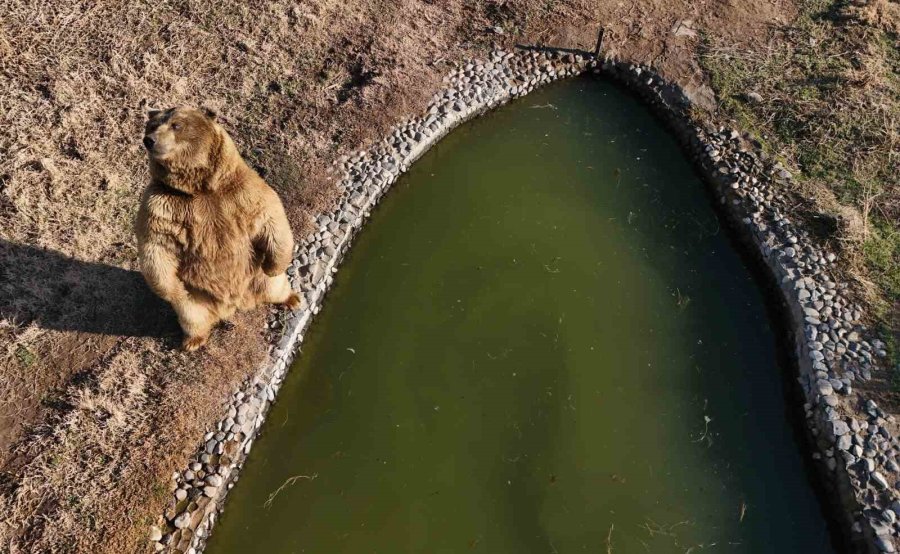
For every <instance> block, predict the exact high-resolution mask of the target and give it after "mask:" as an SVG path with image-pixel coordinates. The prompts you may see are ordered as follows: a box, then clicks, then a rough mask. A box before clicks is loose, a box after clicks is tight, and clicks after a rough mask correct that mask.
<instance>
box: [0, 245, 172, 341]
mask: <svg viewBox="0 0 900 554" xmlns="http://www.w3.org/2000/svg"><path fill="white" fill-rule="evenodd" d="M0 319H4V320H7V321H9V322H11V323H13V324H15V325H28V324H36V325H38V326H39V327H41V328H44V329H55V330H61V331H80V332H87V333H98V334H104V335H119V336H132V337H157V338H164V337H171V336H172V335H174V334H177V333H178V324H177V320H176V317H175V312H174V311H173V310H172V308H171V306H169V304H168V303H166V302H165V301H163V300H162V299H161V298H159V297H158V296H156V295H155V294H154V293H153V291H151V290H150V287H148V286H147V284H146V282H145V281H144V278H143V276H142V275H141V274H140V273H139V272H137V271H130V270H127V269H122V268H118V267H114V266H110V265H105V264H99V263H92V262H83V261H79V260H76V259H74V258H70V257H68V256H65V255H63V254H61V253H59V252H54V251H52V250H45V249H41V248H35V247H33V246H27V245H21V244H15V243H12V242H8V241H4V240H0Z"/></svg>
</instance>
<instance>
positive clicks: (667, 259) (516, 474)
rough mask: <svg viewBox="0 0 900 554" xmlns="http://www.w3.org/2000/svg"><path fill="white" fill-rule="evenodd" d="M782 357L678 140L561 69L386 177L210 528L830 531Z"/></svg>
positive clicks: (366, 545) (490, 534)
mask: <svg viewBox="0 0 900 554" xmlns="http://www.w3.org/2000/svg"><path fill="white" fill-rule="evenodd" d="M785 371H787V370H786V368H785V367H784V362H783V360H782V359H781V358H780V357H779V356H778V353H777V350H776V345H775V338H774V334H773V330H772V328H771V324H770V320H769V318H768V315H767V312H766V309H765V306H764V301H763V297H762V294H761V292H760V291H759V290H758V288H757V287H756V286H755V284H754V282H753V281H752V280H751V276H750V274H749V272H748V270H747V268H746V267H745V266H744V264H743V263H742V261H741V259H740V258H739V256H738V255H737V253H736V252H735V250H734V248H733V246H732V245H731V244H730V243H729V240H728V238H727V237H726V235H725V233H724V232H723V231H722V230H721V229H720V228H719V224H718V223H717V220H716V217H715V216H714V213H713V211H712V208H711V206H710V203H709V200H708V199H707V197H706V196H705V194H704V190H703V186H702V185H701V183H700V182H699V181H698V179H697V178H696V177H695V175H694V174H693V173H692V171H691V169H690V167H689V165H688V163H687V161H686V160H685V159H684V157H683V155H682V154H681V153H680V151H679V150H678V148H677V145H676V143H675V141H674V140H673V139H672V138H671V137H670V136H669V135H668V134H667V133H666V132H665V131H664V130H663V129H662V128H661V127H660V125H659V124H658V123H657V122H656V121H654V120H653V119H652V117H651V116H650V114H649V113H648V112H647V111H646V110H645V109H644V108H643V107H642V106H640V105H639V104H638V103H637V102H635V101H634V100H632V99H631V98H629V97H627V96H626V95H625V94H624V93H622V92H621V91H619V90H618V89H616V88H614V87H613V86H611V85H609V84H606V83H603V82H598V81H594V80H586V79H583V80H573V81H569V82H564V83H559V84H556V85H553V86H551V87H548V88H546V89H544V90H542V91H538V92H536V93H533V94H532V95H531V96H529V97H527V98H525V99H522V100H520V101H517V102H515V103H513V104H512V105H509V106H506V107H504V108H502V109H500V110H498V111H496V112H494V113H492V114H489V115H487V116H485V117H483V118H482V119H480V120H478V121H475V122H473V123H471V124H469V125H466V126H464V127H463V128H461V129H459V130H457V131H455V132H454V133H453V134H452V135H450V136H449V137H448V138H446V139H445V140H444V141H442V142H441V143H440V144H439V145H438V146H437V147H436V148H434V149H433V150H432V151H431V152H429V153H428V154H427V155H426V156H425V157H424V158H422V160H420V161H419V162H418V163H416V164H415V166H414V167H413V168H412V170H411V171H410V172H409V173H408V175H406V176H405V177H403V178H402V180H401V181H399V182H398V183H397V184H396V185H395V188H394V190H392V191H391V193H390V194H389V195H388V197H387V198H386V199H385V201H384V202H383V203H382V205H381V206H380V207H379V208H378V210H377V211H376V213H375V214H374V216H373V218H372V220H371V221H370V223H369V224H368V226H367V228H366V229H365V231H364V232H363V233H362V234H361V235H360V236H359V237H358V239H357V242H356V244H355V245H354V247H353V249H352V253H351V254H350V256H349V257H348V259H347V260H346V261H345V263H344V264H343V267H342V269H341V271H340V273H339V275H338V277H337V281H336V284H335V287H334V289H332V292H331V295H330V297H329V298H328V300H327V302H326V304H325V307H324V309H323V310H322V313H321V314H319V316H318V319H317V320H316V322H315V323H314V325H313V327H312V329H311V331H310V333H309V334H308V336H307V339H306V342H305V345H304V349H303V353H302V355H301V356H300V358H299V361H298V363H297V364H296V366H295V367H294V369H293V371H292V373H291V374H290V377H289V379H288V380H287V382H286V384H285V387H284V388H283V389H282V392H281V395H280V399H279V401H278V403H277V405H276V406H275V408H274V409H273V411H272V412H271V414H270V416H269V419H268V421H267V422H266V427H265V429H264V431H265V433H264V436H263V437H262V438H261V439H260V440H258V441H257V443H256V445H255V447H254V450H253V453H252V454H251V456H250V459H249V462H248V463H247V465H246V468H245V470H244V472H243V474H242V478H241V481H240V482H239V483H238V485H237V486H236V488H235V489H234V491H233V492H232V495H231V498H230V499H229V502H228V509H227V510H226V513H225V515H224V517H223V519H222V520H221V522H220V524H219V525H218V526H217V528H216V531H215V533H214V536H213V540H212V541H211V544H210V546H209V549H208V552H210V553H212V554H223V553H248V552H276V553H290V552H308V553H328V554H331V553H370V552H371V553H376V552H377V553H398V552H404V553H406V552H429V553H445V552H446V553H451V552H485V553H526V552H527V553H532V552H533V553H548V554H553V553H558V554H566V553H569V552H573V553H574V552H595V553H606V552H613V553H615V554H622V553H632V552H634V553H643V552H650V553H668V552H673V553H685V552H701V551H706V550H709V551H713V552H752V553H773V552H790V553H798V552H802V553H819V552H831V551H832V547H831V546H830V545H829V538H828V532H827V529H826V523H825V520H824V518H823V515H822V511H821V508H820V506H819V503H818V501H817V499H816V497H815V495H814V493H813V489H812V487H811V485H810V483H809V482H808V479H807V475H806V472H805V468H804V466H803V463H802V458H801V455H800V453H799V447H798V443H797V442H796V440H795V437H794V434H793V432H792V427H791V426H790V425H789V423H788V413H787V409H786V406H785V400H784V392H783V391H784V372H785ZM296 476H301V477H297V478H296V479H294V477H296ZM282 485H283V486H282ZM276 491H277V494H275V496H274V497H273V496H272V495H273V494H274V493H276ZM270 498H271V502H269V503H268V505H267V500H269V499H270ZM608 541H609V542H611V544H610V545H609V546H608Z"/></svg>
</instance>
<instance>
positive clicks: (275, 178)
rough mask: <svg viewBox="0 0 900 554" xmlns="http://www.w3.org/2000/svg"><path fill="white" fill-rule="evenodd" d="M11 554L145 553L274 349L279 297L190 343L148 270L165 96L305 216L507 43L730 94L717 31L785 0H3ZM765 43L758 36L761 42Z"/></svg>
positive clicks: (751, 29) (1, 251)
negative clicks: (714, 54)
mask: <svg viewBox="0 0 900 554" xmlns="http://www.w3.org/2000/svg"><path fill="white" fill-rule="evenodd" d="M0 14H3V15H2V16H0V90H2V91H4V92H3V94H2V95H0V469H2V474H0V552H7V551H8V552H11V553H17V552H45V551H47V552H50V551H66V552H90V553H104V552H109V553H113V552H115V553H121V552H140V551H144V550H146V549H147V548H149V547H147V543H146V542H145V540H144V539H145V534H146V532H147V527H148V525H149V524H150V523H151V522H152V521H153V520H154V519H155V517H156V515H157V514H159V513H161V510H162V506H163V505H164V503H165V500H166V498H167V495H168V494H170V491H169V486H170V483H169V481H170V478H171V474H172V472H173V471H174V470H176V469H178V468H179V467H180V465H181V464H183V463H184V461H185V460H186V459H187V456H188V454H189V453H190V452H191V451H192V450H193V449H194V448H195V447H196V444H197V441H198V439H199V438H200V437H201V436H202V434H203V432H204V431H205V430H206V429H207V428H208V427H209V426H210V425H211V423H212V422H213V421H214V420H215V419H216V418H217V417H218V416H220V415H221V414H220V411H221V410H222V406H223V403H224V401H225V399H226V398H227V396H228V394H229V393H230V392H231V391H233V390H234V389H235V388H236V387H237V386H238V384H239V383H240V382H241V380H242V379H244V378H246V377H247V376H248V375H250V374H251V373H253V371H254V370H255V369H256V368H257V367H258V365H259V364H260V363H262V361H263V360H264V359H265V356H266V343H265V339H264V333H263V329H264V322H265V316H266V314H265V313H264V311H263V310H259V311H257V312H254V313H250V314H244V315H242V316H241V317H239V318H238V319H237V320H236V321H235V322H234V326H233V327H232V328H230V329H222V330H219V331H217V332H216V333H215V334H214V338H213V341H212V343H211V345H210V346H209V347H208V348H207V349H205V350H204V351H202V352H200V353H196V354H191V355H187V354H184V353H182V352H180V351H178V350H177V347H176V345H177V344H178V338H179V335H178V333H179V331H178V328H177V325H176V323H175V321H174V316H173V314H172V312H171V310H170V309H169V308H168V306H166V305H165V304H164V303H163V302H161V301H159V300H158V299H156V298H155V297H153V295H152V294H151V293H150V292H149V291H148V289H147V288H146V286H145V285H144V284H143V281H142V278H141V276H140V275H139V274H138V273H137V272H135V271H134V269H135V261H136V260H135V258H136V248H135V240H134V236H133V232H132V222H133V218H134V215H135V213H136V209H137V201H138V197H139V195H140V192H141V190H142V188H143V187H144V185H145V183H146V181H147V167H146V160H145V157H144V154H143V152H142V149H141V144H140V138H141V132H142V127H143V121H144V116H145V113H146V110H147V109H148V108H151V107H171V106H174V105H182V104H188V105H203V106H208V107H212V108H215V109H216V110H217V111H218V112H219V113H220V114H221V117H222V120H223V122H224V125H225V126H226V128H227V129H228V130H229V131H230V132H231V133H232V135H233V137H234V138H235V141H236V143H237V144H238V146H239V148H240V149H241V151H242V153H243V154H244V156H245V157H246V158H247V159H248V160H249V161H250V162H251V163H252V165H253V166H254V167H256V168H257V169H258V170H259V172H260V173H261V174H262V175H263V176H264V177H265V178H266V179H267V180H268V181H269V182H270V184H272V185H273V186H274V187H275V188H276V190H278V191H279V193H280V194H281V196H282V198H283V199H284V201H285V203H286V206H287V208H288V212H289V215H290V218H291V221H292V225H293V229H294V232H295V234H297V235H298V236H300V235H302V234H304V233H306V232H307V231H308V230H309V228H310V227H308V225H309V221H310V218H311V215H312V214H314V213H316V212H317V211H319V210H321V209H323V208H326V207H327V206H328V205H329V203H330V202H331V201H332V200H333V198H334V194H335V191H334V188H333V187H334V181H335V180H334V179H333V178H332V175H331V173H330V170H329V168H330V167H331V164H332V163H333V162H334V161H335V160H336V159H337V158H338V157H339V156H341V155H342V154H345V153H347V152H350V151H353V150H357V149H359V148H361V147H363V146H364V145H365V144H366V143H367V142H368V141H371V140H373V139H375V138H376V137H378V136H380V135H381V134H382V133H383V132H384V131H385V130H386V129H388V128H389V127H390V126H391V125H392V124H394V123H396V122H398V121H399V120H401V119H402V118H403V117H404V116H407V115H410V114H415V113H419V112H421V110H422V108H423V107H424V106H425V105H426V103H427V100H428V98H429V97H430V96H431V95H432V94H433V93H434V92H435V91H436V90H437V89H438V88H439V87H440V84H441V79H442V77H443V76H444V74H445V73H447V72H448V71H449V70H450V69H451V67H452V64H453V63H455V62H458V61H460V60H462V59H463V58H465V57H468V56H478V55H480V54H483V53H485V52H486V51H487V50H489V49H490V48H491V47H492V46H494V45H502V46H505V47H509V48H513V47H515V46H516V45H517V44H539V45H545V46H558V47H566V48H581V49H585V50H593V47H594V44H595V42H596V37H597V31H598V28H599V27H600V26H601V25H603V26H604V27H605V28H606V35H605V40H604V44H605V47H606V49H607V51H608V52H611V53H615V54H617V55H619V56H621V57H627V58H629V59H632V60H634V61H636V62H644V63H652V64H653V65H654V66H656V67H657V68H659V69H660V70H661V72H662V73H663V74H664V75H665V76H667V77H668V78H670V79H674V80H676V81H678V82H679V83H681V84H682V86H684V87H685V89H686V90H687V91H688V93H689V94H690V95H691V97H692V98H693V99H694V100H695V101H696V102H697V104H698V105H699V106H701V107H704V108H706V109H708V110H715V109H716V108H717V105H718V103H719V102H718V100H717V98H716V95H715V93H714V91H713V90H712V89H711V88H710V86H709V85H710V81H709V79H708V72H707V71H705V70H704V68H703V67H702V66H701V59H700V54H699V51H700V48H701V46H702V44H703V42H704V41H710V40H712V41H715V42H716V43H717V44H728V45H730V46H731V47H734V48H736V49H744V48H746V49H752V48H754V47H758V45H760V44H765V42H766V41H767V40H768V39H769V37H770V36H771V32H772V30H773V29H775V28H782V27H785V26H789V25H791V23H792V22H793V21H794V20H795V18H796V17H797V14H798V8H797V7H796V6H795V4H794V3H793V2H791V1H788V0H768V1H760V2H741V1H738V0H728V1H720V0H674V1H667V0H623V1H619V0H599V1H596V0H566V1H551V0H519V1H512V0H509V1H480V2H473V1H458V0H432V1H421V2H415V1H411V0H398V1H392V2H388V1H383V0H346V1H341V2H338V1H335V0H322V1H310V0H306V1H300V2H285V1H283V0H276V1H271V2H262V1H254V2H240V1H237V0H226V1H224V2H198V1H195V0H172V1H169V2H147V1H145V0H135V1H130V2H112V1H110V0H99V1H96V0H92V1H87V0H82V1H77V0H72V1H69V2H56V1H53V0H27V1H26V0H0ZM754 45H756V46H754Z"/></svg>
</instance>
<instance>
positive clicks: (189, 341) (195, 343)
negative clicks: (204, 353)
mask: <svg viewBox="0 0 900 554" xmlns="http://www.w3.org/2000/svg"><path fill="white" fill-rule="evenodd" d="M208 338H209V337H201V336H194V337H185V338H184V341H182V343H181V347H182V348H184V349H185V350H187V351H188V352H193V351H195V350H197V349H199V348H200V347H202V346H203V345H204V344H206V341H207V339H208Z"/></svg>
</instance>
